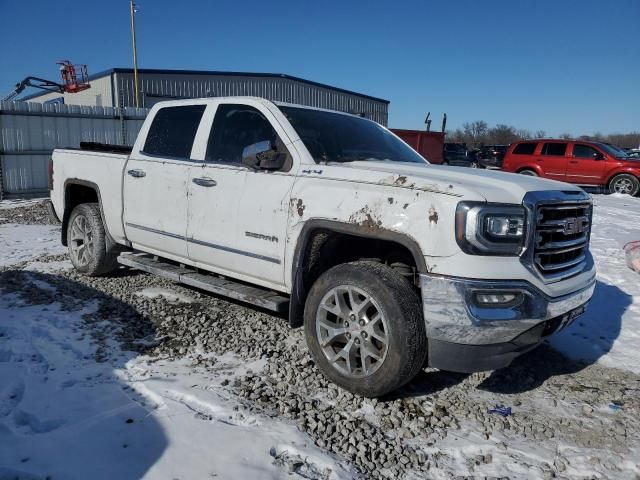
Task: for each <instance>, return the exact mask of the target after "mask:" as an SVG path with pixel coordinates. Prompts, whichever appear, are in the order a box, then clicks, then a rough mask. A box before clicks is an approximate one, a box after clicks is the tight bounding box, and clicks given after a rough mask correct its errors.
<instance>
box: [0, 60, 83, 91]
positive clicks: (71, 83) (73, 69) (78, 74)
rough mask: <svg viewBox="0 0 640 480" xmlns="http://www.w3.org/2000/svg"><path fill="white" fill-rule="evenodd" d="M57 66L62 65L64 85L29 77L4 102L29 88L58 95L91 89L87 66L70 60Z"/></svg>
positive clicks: (18, 84) (61, 73)
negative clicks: (75, 63) (74, 63)
mask: <svg viewBox="0 0 640 480" xmlns="http://www.w3.org/2000/svg"><path fill="white" fill-rule="evenodd" d="M57 64H58V65H60V75H61V76H62V83H57V82H53V81H51V80H45V79H43V78H38V77H27V78H25V79H24V80H22V81H21V82H19V83H16V88H14V89H13V91H12V92H11V93H9V94H8V95H7V96H5V97H3V98H2V100H5V101H7V100H13V99H14V98H15V97H17V96H18V95H20V94H21V93H22V91H23V90H24V89H25V88H27V87H34V88H39V89H41V90H46V91H48V92H56V93H78V92H82V91H83V90H86V89H88V88H91V85H90V84H89V76H88V75H87V66H86V65H73V64H72V63H71V62H70V61H69V60H60V61H59V62H57Z"/></svg>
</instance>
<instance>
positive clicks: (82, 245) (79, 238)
mask: <svg viewBox="0 0 640 480" xmlns="http://www.w3.org/2000/svg"><path fill="white" fill-rule="evenodd" d="M70 237H71V238H70V239H69V240H70V242H69V246H70V248H71V256H72V257H73V259H74V261H75V263H77V264H78V265H81V266H85V265H88V264H89V262H90V261H91V259H92V258H93V251H94V243H93V232H92V231H91V227H90V226H89V222H88V221H87V218H86V217H85V216H84V215H78V216H77V217H76V218H75V219H74V220H73V223H72V224H71V230H70Z"/></svg>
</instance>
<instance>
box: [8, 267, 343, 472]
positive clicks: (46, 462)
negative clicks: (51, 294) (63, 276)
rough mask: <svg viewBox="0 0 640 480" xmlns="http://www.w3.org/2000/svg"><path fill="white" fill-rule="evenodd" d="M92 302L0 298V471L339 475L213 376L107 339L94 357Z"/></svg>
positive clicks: (236, 370)
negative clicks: (107, 351) (102, 353)
mask: <svg viewBox="0 0 640 480" xmlns="http://www.w3.org/2000/svg"><path fill="white" fill-rule="evenodd" d="M34 283H35V284H36V285H37V286H38V287H39V288H44V289H45V290H48V289H51V288H55V287H52V286H51V285H47V284H46V281H42V280H38V279H36V278H35V277H34ZM96 308H97V305H96V304H95V303H93V304H84V305H82V306H81V307H80V308H79V309H76V310H74V309H73V308H71V309H69V307H68V306H66V307H64V308H63V307H62V306H61V305H60V304H58V303H54V304H49V303H43V304H41V305H32V304H30V303H25V302H24V301H23V300H22V299H21V298H18V297H17V296H16V295H14V294H5V295H2V297H0V319H2V322H1V323H0V339H5V341H4V342H2V343H0V345H1V346H2V347H1V349H0V478H1V479H9V478H11V479H13V478H19V479H44V478H52V479H67V480H73V479H78V480H83V479H87V478H92V479H113V478H118V479H137V478H142V477H144V478H148V479H172V478H185V479H192V478H193V479H200V478H202V479H204V478H214V477H217V478H225V479H226V478H252V479H253V478H255V479H270V478H281V477H283V476H285V475H286V474H287V473H288V471H289V470H295V471H296V472H297V473H299V474H301V475H307V476H308V477H309V478H330V479H336V478H349V477H350V474H349V472H348V471H347V470H345V469H344V468H343V467H341V466H340V465H339V464H338V463H337V462H336V461H335V460H334V459H333V458H332V457H330V456H329V455H328V454H326V453H324V452H322V451H321V450H320V449H318V448H317V447H315V446H314V445H313V444H312V443H311V442H310V439H309V438H308V437H306V436H305V435H304V434H303V433H301V432H299V431H298V430H297V429H296V428H295V427H294V426H293V425H290V424H286V423H282V422H278V421H277V420H272V419H268V418H262V417H257V416H254V415H251V414H247V413H243V411H242V409H237V407H236V408H234V406H235V405H237V404H236V402H234V401H229V400H228V399H227V397H226V395H225V394H224V390H223V389H221V388H220V385H219V384H220V382H221V381H222V379H221V378H212V377H211V374H210V373H206V372H205V371H204V370H203V369H198V368H197V366H194V365H190V364H189V363H188V361H187V360H182V361H166V362H163V361H157V360H151V359H149V358H148V357H143V356H140V357H134V356H133V354H132V353H123V352H120V351H119V350H117V348H116V347H114V346H112V348H113V350H114V351H116V354H115V355H114V357H113V358H111V359H109V360H108V361H105V362H96V359H95V354H96V343H95V341H94V340H95V338H92V337H91V336H90V335H88V334H87V333H86V331H85V330H84V329H83V326H82V324H83V322H84V321H85V320H86V319H87V318H91V317H92V316H93V315H94V314H95V312H96ZM216 365H219V369H220V370H221V371H222V372H223V373H227V374H228V376H227V377H226V378H227V379H228V378H233V376H234V375H236V374H240V373H243V372H245V371H246V370H247V368H251V365H246V364H242V363H240V362H238V361H237V360H235V359H234V358H233V357H227V358H221V359H219V360H218V362H217V363H216ZM254 367H255V368H258V367H260V365H256V366H254ZM7 445H10V446H11V448H4V447H2V446H7ZM270 452H272V454H273V456H277V457H278V459H279V460H278V461H276V460H274V458H273V457H272V454H270Z"/></svg>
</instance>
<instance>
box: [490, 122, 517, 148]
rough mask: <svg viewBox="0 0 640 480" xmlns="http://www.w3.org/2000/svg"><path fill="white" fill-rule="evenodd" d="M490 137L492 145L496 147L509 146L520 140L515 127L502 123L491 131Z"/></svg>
mask: <svg viewBox="0 0 640 480" xmlns="http://www.w3.org/2000/svg"><path fill="white" fill-rule="evenodd" d="M488 137H489V140H490V143H492V144H495V145H508V144H510V143H511V142H513V141H515V140H518V139H519V137H518V134H517V132H516V129H515V128H514V127H512V126H509V125H504V124H501V123H499V124H498V125H496V126H495V127H493V128H490V129H489V134H488Z"/></svg>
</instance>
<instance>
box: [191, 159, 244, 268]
mask: <svg viewBox="0 0 640 480" xmlns="http://www.w3.org/2000/svg"><path fill="white" fill-rule="evenodd" d="M246 174H247V170H246V169H245V168H244V167H240V166H233V165H204V166H195V167H192V168H191V172H190V181H189V185H188V189H189V207H188V210H189V211H188V217H189V225H188V229H187V239H188V246H187V250H188V254H189V259H190V260H193V261H195V262H199V263H202V264H205V265H209V266H215V267H219V268H222V269H224V270H226V271H229V272H237V271H239V270H240V269H242V261H243V260H244V256H243V255H241V254H237V253H233V252H234V250H239V249H238V248H237V247H238V239H237V219H238V209H239V208H238V207H239V202H238V200H239V198H238V196H239V194H240V192H242V191H243V189H244V188H245V186H244V183H245V177H246ZM214 182H215V184H214Z"/></svg>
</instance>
